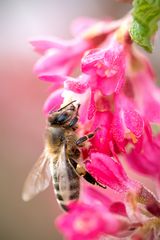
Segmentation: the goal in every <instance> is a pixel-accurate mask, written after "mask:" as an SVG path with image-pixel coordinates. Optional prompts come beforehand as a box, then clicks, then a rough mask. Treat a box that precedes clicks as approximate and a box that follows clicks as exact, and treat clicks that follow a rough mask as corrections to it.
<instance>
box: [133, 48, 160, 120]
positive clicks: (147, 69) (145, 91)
mask: <svg viewBox="0 0 160 240" xmlns="http://www.w3.org/2000/svg"><path fill="white" fill-rule="evenodd" d="M135 57H136V59H137V61H139V65H140V66H139V69H138V71H136V72H134V73H133V74H132V75H131V76H130V81H131V82H132V86H133V90H134V98H135V102H136V104H137V107H138V109H139V111H140V112H141V114H142V115H143V116H144V117H145V119H146V120H147V121H149V122H155V123H160V88H159V87H158V86H156V84H155V76H154V74H153V70H152V67H151V65H150V63H149V61H148V60H147V59H146V58H145V57H144V56H143V55H141V54H140V53H138V54H137V55H136V56H135Z"/></svg>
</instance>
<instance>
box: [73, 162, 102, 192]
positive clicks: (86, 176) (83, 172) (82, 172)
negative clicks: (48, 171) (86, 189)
mask: <svg viewBox="0 0 160 240" xmlns="http://www.w3.org/2000/svg"><path fill="white" fill-rule="evenodd" d="M69 162H70V164H71V166H72V167H73V168H74V170H75V171H76V173H77V174H78V175H79V176H82V177H83V178H84V179H85V180H86V181H87V182H89V183H91V184H93V185H97V186H99V187H102V188H104V189H106V186H103V185H101V184H100V183H99V182H97V181H96V179H95V178H94V177H92V175H91V174H90V173H89V172H87V171H86V170H85V168H84V167H83V166H82V165H80V164H78V163H77V162H76V161H75V160H73V159H69Z"/></svg>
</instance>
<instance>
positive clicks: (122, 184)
mask: <svg viewBox="0 0 160 240" xmlns="http://www.w3.org/2000/svg"><path fill="white" fill-rule="evenodd" d="M89 157H90V161H87V162H86V169H87V170H88V171H89V172H90V174H91V175H92V176H93V177H94V178H95V179H96V180H97V181H98V182H100V183H101V184H103V185H105V186H108V187H110V188H112V189H114V190H115V191H117V192H126V191H129V190H131V189H132V191H135V190H136V188H138V187H139V186H138V183H136V182H134V181H132V180H130V179H129V178H128V176H127V174H126V173H125V171H124V169H123V167H122V165H121V163H120V162H118V161H116V160H114V159H113V158H111V157H109V156H107V155H106V154H103V153H99V152H95V153H91V155H90V156H89Z"/></svg>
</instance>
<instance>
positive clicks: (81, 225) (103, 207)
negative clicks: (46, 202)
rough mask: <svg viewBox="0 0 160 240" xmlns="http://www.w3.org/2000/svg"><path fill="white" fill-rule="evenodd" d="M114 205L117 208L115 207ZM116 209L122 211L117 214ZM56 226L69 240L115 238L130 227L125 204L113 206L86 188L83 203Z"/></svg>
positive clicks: (74, 206) (100, 194) (59, 220)
mask: <svg viewBox="0 0 160 240" xmlns="http://www.w3.org/2000/svg"><path fill="white" fill-rule="evenodd" d="M95 196H96V198H95ZM114 204H115V205H116V204H117V206H114V207H113V205H114ZM114 208H116V210H118V209H119V210H120V211H117V212H116V213H115V212H114V210H115V209H114ZM112 209H113V211H112ZM102 213H103V214H102ZM121 213H122V214H121ZM56 224H57V226H58V228H59V229H60V230H61V231H63V233H64V234H65V235H66V237H67V239H69V240H73V239H78V240H82V239H85V240H91V239H93V240H94V239H95V240H97V239H100V238H101V237H102V236H107V235H112V236H115V235H116V234H118V233H119V232H123V231H124V230H126V229H128V227H129V222H128V219H127V217H126V212H125V206H124V204H123V203H121V202H117V203H113V204H112V201H111V200H110V199H108V198H107V197H106V196H105V195H103V194H102V193H100V192H98V191H96V190H94V189H92V188H86V191H85V193H84V196H83V201H80V202H79V203H74V204H73V205H71V206H70V211H69V214H64V215H62V216H60V217H59V218H58V219H57V221H56Z"/></svg>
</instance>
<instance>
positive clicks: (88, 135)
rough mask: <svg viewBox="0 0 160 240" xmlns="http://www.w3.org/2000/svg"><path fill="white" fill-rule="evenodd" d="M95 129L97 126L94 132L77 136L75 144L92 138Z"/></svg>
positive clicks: (80, 144) (80, 143)
mask: <svg viewBox="0 0 160 240" xmlns="http://www.w3.org/2000/svg"><path fill="white" fill-rule="evenodd" d="M97 130H98V128H97V129H96V130H95V131H94V132H92V133H89V134H87V135H85V136H83V137H81V138H79V139H78V140H77V141H76V144H77V145H78V146H82V143H83V142H85V141H87V140H88V139H90V138H92V137H94V136H95V134H96V132H97Z"/></svg>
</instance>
